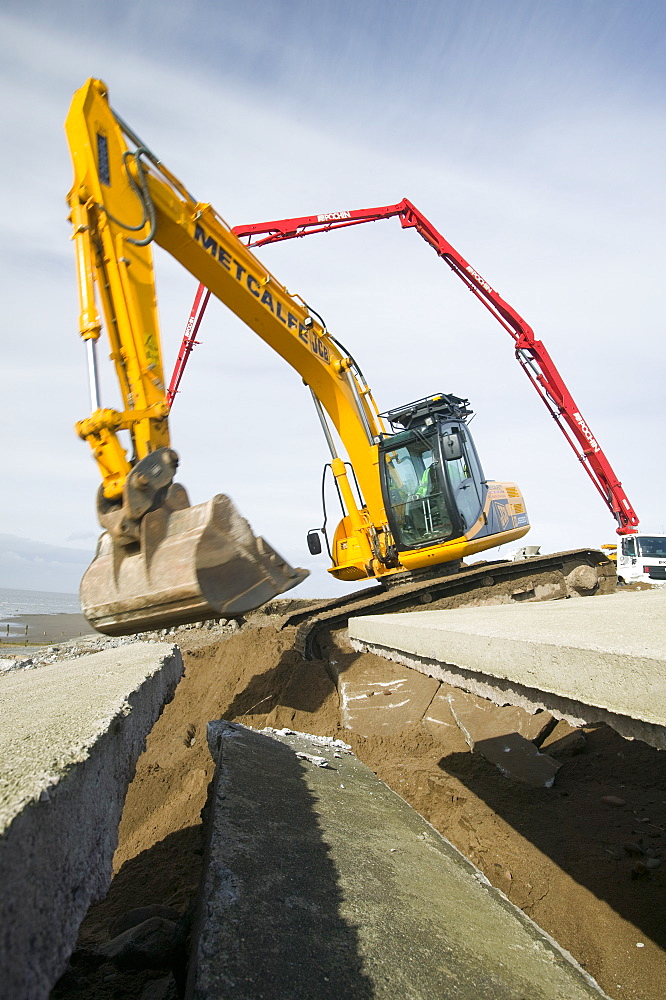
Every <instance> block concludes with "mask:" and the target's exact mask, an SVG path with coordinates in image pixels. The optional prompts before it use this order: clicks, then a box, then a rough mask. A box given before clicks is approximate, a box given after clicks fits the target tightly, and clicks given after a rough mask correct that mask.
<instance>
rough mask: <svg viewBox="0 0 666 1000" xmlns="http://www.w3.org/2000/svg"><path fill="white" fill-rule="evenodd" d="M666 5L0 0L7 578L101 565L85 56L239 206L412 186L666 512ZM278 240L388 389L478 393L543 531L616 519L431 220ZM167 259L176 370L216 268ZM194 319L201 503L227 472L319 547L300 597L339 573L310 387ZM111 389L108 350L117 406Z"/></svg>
mask: <svg viewBox="0 0 666 1000" xmlns="http://www.w3.org/2000/svg"><path fill="white" fill-rule="evenodd" d="M665 28H666V8H665V7H664V6H663V4H660V3H657V2H652V0H650V2H648V0H633V2H624V0H576V2H574V0H470V2H468V3H466V4H464V5H462V4H459V3H457V2H453V0H411V2H398V0H356V2H353V3H352V2H349V0H337V2H329V0H310V2H305V0H245V2H244V3H243V4H237V3H235V2H234V3H232V2H230V0H218V2H216V3H211V2H207V3H206V2H201V0H192V2H189V3H188V4H184V3H182V2H177V3H176V2H173V0H160V2H159V3H157V2H155V0H133V2H131V3H130V2H127V0H114V2H113V3H109V2H100V0H97V2H95V0H91V2H87V3H82V2H74V0H59V2H58V3H53V2H51V0H48V2H42V0H32V2H31V3H30V4H29V5H26V4H25V3H24V2H21V3H19V2H15V0H3V2H2V4H1V5H0V118H1V128H2V135H3V137H4V140H5V141H4V150H5V152H4V155H3V157H2V159H1V160H0V171H1V172H2V184H1V185H0V198H1V199H2V211H0V282H1V283H2V303H3V316H4V323H3V324H2V361H3V364H2V369H3V385H2V391H1V392H0V434H1V441H2V454H3V470H4V474H3V477H2V480H3V482H2V491H1V495H0V532H1V533H0V586H2V587H18V588H34V589H39V590H43V589H52V590H61V591H66V592H67V591H74V590H76V588H77V585H78V579H79V577H80V575H81V572H82V570H83V569H84V568H85V565H86V564H87V562H88V561H89V559H90V557H91V555H92V552H93V550H94V545H95V539H96V537H97V535H98V534H99V528H98V525H97V523H96V518H95V513H94V498H95V492H96V490H97V486H98V473H97V470H96V467H95V465H94V463H93V461H92V459H91V457H90V455H89V448H88V446H87V445H86V444H85V443H84V442H82V441H80V440H79V439H78V438H77V437H76V435H75V433H74V431H73V425H74V423H75V422H76V421H77V420H79V419H81V418H82V417H84V416H86V415H87V414H88V412H89V402H88V399H89V396H88V386H87V374H86V366H85V354H84V347H83V345H82V344H81V342H80V340H79V337H78V332H77V309H78V306H77V291H76V281H75V274H74V259H73V251H72V245H71V242H70V227H69V224H68V223H67V220H66V215H67V210H66V206H65V196H66V194H67V191H68V189H69V186H70V184H71V165H70V158H69V153H68V149H67V144H66V141H65V136H64V131H63V122H64V119H65V116H66V114H67V110H68V106H69V103H70V101H71V98H72V95H73V93H74V91H75V90H76V89H78V88H79V87H80V86H82V85H83V83H84V82H85V80H86V79H87V78H88V77H90V76H93V77H99V78H101V79H103V80H104V81H105V83H106V84H107V86H108V88H109V93H110V99H111V103H112V105H113V107H114V108H115V109H116V110H117V111H118V112H119V113H120V114H121V115H122V117H123V118H124V119H125V120H126V121H127V122H129V124H130V125H131V126H132V127H133V129H134V130H135V131H136V132H137V133H138V134H139V135H140V136H141V137H142V138H143V139H144V140H145V142H146V143H147V144H148V145H149V146H150V147H151V148H152V149H153V150H155V151H156V152H157V153H158V154H159V156H160V157H161V159H162V160H163V161H164V162H165V164H166V165H167V166H168V167H169V169H170V170H171V171H172V172H174V173H175V174H176V175H177V176H178V177H180V179H181V180H182V181H183V183H184V184H185V186H186V187H187V188H188V189H189V190H191V191H193V192H194V194H195V195H196V197H197V198H198V199H199V200H201V201H210V202H211V203H212V204H213V205H214V206H215V208H216V209H217V211H218V212H219V213H220V214H221V215H222V216H223V217H224V218H225V219H226V220H227V221H228V222H229V223H230V224H231V225H237V224H241V223H252V222H259V221H263V220H265V219H275V218H282V217H291V216H300V215H310V214H318V213H320V212H328V211H337V210H344V209H351V208H366V207H369V206H375V205H384V204H392V203H395V202H397V201H399V200H400V199H401V198H402V197H407V198H409V199H410V200H411V201H412V202H413V203H414V204H416V205H417V206H418V207H419V208H420V209H421V211H422V212H424V213H425V215H426V216H427V217H428V218H429V219H430V220H431V221H432V223H433V224H434V225H435V226H436V227H437V228H438V229H439V231H440V232H441V233H442V234H443V235H444V236H445V237H446V238H447V239H448V240H449V241H450V242H451V243H452V244H453V245H454V246H455V247H456V248H457V249H458V250H459V251H460V252H461V253H462V254H463V255H464V256H465V257H466V258H467V260H468V261H470V263H471V264H472V265H473V266H474V267H475V268H476V269H477V270H478V271H479V272H480V273H481V274H482V275H483V276H484V278H485V279H486V280H487V281H489V282H490V284H491V285H492V286H493V287H494V288H496V289H497V290H498V291H499V292H500V294H501V295H502V296H503V297H504V298H505V299H506V300H507V301H508V302H509V303H511V305H512V306H513V307H514V308H515V309H516V310H517V311H518V312H519V313H520V314H521V315H522V316H523V317H524V318H525V319H526V320H527V322H528V323H529V324H530V325H531V326H532V327H533V329H534V331H535V334H536V336H537V337H538V338H539V339H541V340H543V342H544V343H545V345H546V347H547V348H548V350H549V351H550V353H551V355H552V357H553V359H554V360H555V362H556V364H557V365H558V367H559V368H560V371H561V373H562V374H563V376H564V378H565V380H566V382H567V384H568V386H569V388H570V390H571V392H572V394H573V396H574V399H575V400H576V402H577V403H578V405H579V408H580V410H581V412H582V414H583V416H584V418H585V419H586V421H587V423H588V424H589V426H590V428H591V429H592V431H593V433H594V435H595V437H596V438H597V439H598V441H599V442H600V444H601V445H602V447H603V448H604V450H605V452H606V454H607V455H608V458H609V460H610V461H611V463H612V465H613V467H614V468H615V471H616V472H617V474H618V476H619V478H620V479H621V480H622V482H623V485H624V488H625V490H626V492H627V494H628V496H629V499H630V501H631V502H632V504H633V506H634V507H635V509H636V510H637V512H638V514H639V516H640V518H641V527H642V528H643V529H644V530H647V531H666V513H665V512H664V504H663V499H662V498H663V496H664V492H665V487H666V476H665V473H664V462H663V459H662V457H661V456H662V455H663V450H664V449H663V444H662V442H663V438H664V432H665V430H666V426H665V425H666V420H665V418H664V406H663V399H664V392H663V383H664V367H665V364H664V362H665V361H666V346H665V343H666V341H665V338H664V323H665V320H664V311H663V309H662V307H661V302H660V298H659V296H660V292H661V288H662V286H663V273H664V271H665V269H666V259H665V258H666V254H665V251H664V236H663V233H664V222H665V221H666V220H665V218H664V216H665V214H666V211H665V204H664V183H663V176H664V153H665V151H666V130H665V129H664V124H665V121H664V119H665V117H666V114H665V112H666V71H665V70H664V66H666V58H665V56H666V52H665V51H664V50H665V49H666V31H665ZM258 256H260V257H261V259H262V261H263V262H264V263H265V264H266V265H267V266H268V267H269V268H270V269H271V271H272V272H273V273H274V274H275V275H276V277H277V278H278V279H279V280H280V281H282V282H283V283H284V284H286V285H287V287H288V288H289V289H290V291H292V292H298V293H300V294H301V295H302V296H303V297H304V298H305V299H306V300H307V301H308V302H309V303H311V304H312V305H313V306H314V307H315V308H316V309H317V311H318V312H319V313H321V314H322V315H323V316H324V318H325V320H326V322H327V325H328V328H329V329H330V330H331V332H332V333H333V334H334V335H335V336H336V337H337V338H338V339H340V340H341V341H342V342H343V343H344V344H346V345H347V347H348V348H349V349H350V350H351V351H352V353H353V354H354V356H355V357H356V359H357V360H358V362H359V363H360V365H361V368H362V369H363V371H364V374H365V375H366V377H367V378H368V380H369V382H370V384H371V386H372V389H373V392H374V395H375V398H376V399H377V402H378V404H379V406H380V408H381V409H389V408H392V407H395V406H397V405H399V404H401V403H406V402H409V401H410V400H413V399H417V398H420V397H422V396H425V395H429V394H431V393H434V392H439V391H444V392H451V393H454V394H456V395H460V396H465V397H468V398H469V399H470V400H471V402H472V406H473V408H474V410H475V411H476V416H475V418H474V422H473V424H472V431H473V432H474V435H475V440H476V444H477V448H478V450H479V453H480V456H481V461H482V464H483V466H484V469H485V473H486V475H487V476H488V478H491V479H498V480H501V481H513V482H516V483H518V485H519V486H520V487H521V489H522V491H523V494H524V496H525V500H526V504H527V509H528V513H529V515H530V520H531V522H532V530H531V532H530V534H529V535H528V536H527V537H526V538H525V543H530V544H538V545H541V547H542V551H557V550H561V549H569V548H575V547H579V546H588V545H589V546H599V545H601V544H602V543H604V542H613V541H615V540H616V536H615V531H614V528H615V523H614V521H613V519H612V517H611V515H610V514H609V512H608V511H607V509H606V508H605V506H604V504H603V502H602V501H601V499H600V498H599V496H598V494H597V493H596V491H595V490H594V488H593V486H592V484H591V483H590V482H589V480H588V479H587V476H586V475H585V474H584V471H583V470H582V469H580V468H579V467H578V466H579V463H578V462H577V460H576V458H575V456H574V455H573V452H572V451H571V450H570V448H569V446H568V445H567V444H566V442H565V441H564V439H563V437H562V435H561V434H560V432H559V431H558V430H557V427H556V426H555V425H554V423H553V421H552V418H551V417H550V416H549V415H548V413H547V412H546V409H545V407H544V406H543V404H542V403H541V402H540V400H539V399H538V398H537V396H536V394H535V393H534V390H533V389H532V388H531V387H530V385H529V383H528V381H527V379H526V378H525V376H524V374H523V373H522V372H521V370H520V369H519V367H518V365H517V363H516V361H515V359H514V356H513V350H512V342H511V340H510V338H509V337H508V335H507V334H506V333H505V332H504V331H503V330H502V329H501V327H500V326H499V325H498V324H497V323H496V322H495V321H494V320H493V319H492V317H491V316H490V315H489V314H488V313H487V312H486V311H485V310H484V309H482V307H481V306H480V305H479V303H478V302H477V301H476V300H475V299H474V298H473V296H470V295H469V294H468V293H467V291H466V289H465V288H464V287H463V286H462V283H460V282H458V281H457V279H456V278H455V277H454V276H453V275H452V274H451V273H450V271H449V269H448V268H446V267H445V266H443V264H442V262H441V261H440V260H438V259H437V257H436V256H435V255H434V254H433V253H432V251H431V250H430V249H429V248H428V247H427V246H426V245H425V244H424V243H423V242H422V241H421V240H419V238H418V236H417V235H416V234H415V233H413V232H410V231H402V230H401V228H400V226H399V224H398V222H397V221H396V220H392V221H383V222H379V223H375V224H372V225H368V226H362V227H358V228H355V229H353V230H351V231H350V232H344V233H342V232H339V233H331V234H328V235H326V236H318V237H315V236H313V237H310V238H309V239H307V240H299V241H293V242H291V243H285V244H283V245H280V246H270V247H266V248H263V249H262V250H260V251H258ZM155 268H156V280H157V290H158V301H159V309H160V320H161V326H162V336H163V353H164V361H165V369H166V371H167V373H168V372H170V371H171V368H172V366H173V362H174V360H175V356H176V354H177V351H178V347H179V344H180V340H181V338H182V334H183V329H184V326H185V322H186V320H187V316H188V314H189V309H190V305H191V301H192V298H193V295H194V292H195V290H196V284H197V282H196V279H194V278H193V277H192V276H191V275H189V274H188V273H187V272H185V271H184V270H183V269H182V268H180V266H179V265H178V264H176V263H175V262H174V261H173V260H172V259H171V258H170V257H168V255H166V254H165V253H164V252H162V251H160V250H159V248H158V249H157V250H156V253H155ZM199 340H200V342H201V343H200V346H198V347H197V348H196V350H195V352H194V354H193V356H192V360H191V362H190V365H189V367H188V370H187V372H186V375H185V378H184V380H183V383H182V387H181V388H182V391H181V393H180V394H179V396H178V397H177V399H176V403H175V405H174V408H173V412H172V417H171V422H170V425H171V434H172V443H173V445H174V447H175V448H176V450H177V451H178V452H179V454H180V457H181V466H180V470H179V478H180V479H181V481H182V482H184V484H185V485H186V486H187V488H188V490H189V492H190V496H191V498H192V501H193V502H194V503H199V502H202V501H204V500H206V499H208V498H209V497H211V496H212V495H213V494H215V493H218V492H222V493H227V494H229V495H230V496H231V497H232V498H233V500H234V501H235V503H236V505H237V506H238V508H239V509H240V511H241V512H242V513H243V515H244V516H245V517H247V518H248V519H249V521H250V522H251V524H252V526H253V528H254V530H255V532H256V533H257V534H262V535H264V536H265V537H266V538H267V539H268V540H269V541H270V543H271V544H272V545H273V546H274V547H275V548H276V549H278V551H280V552H281V553H282V554H283V555H284V556H285V557H286V558H288V559H289V560H290V561H291V562H292V563H293V564H294V565H300V566H305V567H307V568H308V569H309V570H310V571H311V577H310V579H309V580H308V581H307V582H306V583H305V584H303V585H302V587H301V589H300V593H301V594H302V595H303V596H310V595H312V596H324V595H329V594H330V595H334V594H336V593H341V592H343V591H344V590H345V585H343V584H340V583H338V582H337V581H335V580H333V579H332V578H330V576H329V574H328V573H327V572H326V566H327V563H326V557H325V555H323V556H320V557H317V558H313V557H311V556H310V555H309V553H308V551H307V548H306V544H305V536H306V533H307V531H308V529H310V528H313V527H317V526H319V525H321V523H322V512H321V496H320V493H321V472H322V467H323V465H324V463H325V462H326V461H327V459H328V452H327V449H326V445H325V442H324V440H323V436H322V434H321V429H320V427H319V423H318V421H317V418H316V415H315V413H314V409H313V406H312V401H311V399H310V397H309V393H308V392H307V390H306V389H305V387H304V386H303V385H302V383H301V380H300V378H299V376H298V375H297V374H296V373H295V372H294V371H292V370H291V369H290V368H289V367H288V366H287V365H286V364H285V362H283V361H282V360H281V359H280V358H279V357H278V356H277V355H275V354H274V353H273V352H272V351H271V350H270V348H268V347H267V346H266V345H265V344H263V342H261V341H260V340H259V338H257V337H256V336H255V335H254V334H253V333H252V331H251V330H249V329H247V328H245V327H244V326H243V324H241V323H240V321H238V320H237V319H236V318H235V317H234V316H232V314H231V313H230V312H228V310H227V309H226V308H225V307H224V306H223V305H222V304H220V303H217V302H216V303H214V304H211V306H209V310H208V312H207V315H206V319H205V321H204V325H203V327H202V329H201V331H200V336H199ZM100 355H101V356H102V358H103V356H104V351H100ZM114 391H115V389H114V383H113V375H112V371H111V368H110V364H109V365H107V366H106V370H105V372H104V376H103V404H104V405H115V400H114ZM332 503H333V501H332V500H331V504H332ZM329 517H331V518H333V517H334V510H333V507H331V512H330V514H329ZM512 547H513V546H512ZM512 547H505V548H503V549H500V550H494V551H495V553H497V554H498V555H499V556H500V557H501V556H505V555H507V554H508V551H510V549H511V548H512ZM489 555H490V556H491V557H496V556H493V553H492V552H491V553H489Z"/></svg>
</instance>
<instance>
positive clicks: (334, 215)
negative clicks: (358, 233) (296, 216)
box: [317, 212, 351, 222]
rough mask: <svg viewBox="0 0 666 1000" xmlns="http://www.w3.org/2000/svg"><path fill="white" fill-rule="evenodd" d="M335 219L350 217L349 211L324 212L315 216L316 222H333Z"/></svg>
mask: <svg viewBox="0 0 666 1000" xmlns="http://www.w3.org/2000/svg"><path fill="white" fill-rule="evenodd" d="M337 219H351V212H326V214H325V215H318V216H317V222H335V221H336V220H337Z"/></svg>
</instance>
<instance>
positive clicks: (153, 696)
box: [0, 643, 183, 1000]
mask: <svg viewBox="0 0 666 1000" xmlns="http://www.w3.org/2000/svg"><path fill="white" fill-rule="evenodd" d="M182 670H183V666H182V659H181V655H180V651H179V650H178V648H177V647H175V646H171V645H167V644H161V643H160V644H155V643H150V644H148V643H136V644H132V645H126V646H122V647H120V648H118V649H110V650H106V651H104V652H101V653H94V654H92V655H89V656H81V657H79V658H78V659H71V660H64V661H61V662H60V663H53V664H49V665H46V666H40V667H36V668H34V669H27V670H12V671H11V672H9V673H7V674H5V675H3V676H2V677H0V714H1V715H2V719H3V725H2V727H1V728H0V773H1V774H2V778H1V779H0V884H1V885H2V896H1V898H0V927H1V928H2V931H1V933H0V983H1V984H2V985H1V987H0V994H1V995H2V997H7V998H10V997H11V1000H42V998H45V997H47V996H48V995H49V992H50V990H51V987H52V986H53V985H54V983H55V982H56V980H57V979H58V977H59V976H60V975H61V974H62V973H63V971H64V968H65V965H66V963H67V959H68V958H69V955H70V954H71V952H72V950H73V948H74V944H75V942H76V936H77V933H78V929H79V925H80V923H81V921H82V920H83V918H84V916H85V914H86V911H87V909H88V907H89V905H90V903H91V902H92V901H94V900H97V899H101V898H102V897H103V896H104V894H105V893H106V890H107V889H108V886H109V883H110V881H111V864H112V859H113V853H114V850H115V848H116V844H117V840H118V823H119V821H120V814H121V811H122V807H123V803H124V801H125V794H126V792H127V786H128V784H129V782H130V781H131V779H132V777H133V775H134V768H135V765H136V761H137V759H138V757H139V754H140V753H141V752H142V750H143V749H144V747H145V741H146V737H147V735H148V733H149V732H150V730H151V728H152V726H153V724H154V722H155V720H156V719H157V718H158V717H159V715H160V713H161V712H162V709H163V707H164V705H165V703H166V702H167V701H169V700H170V699H171V698H172V697H173V693H174V691H175V689H176V685H177V683H178V681H179V679H180V677H181V674H182Z"/></svg>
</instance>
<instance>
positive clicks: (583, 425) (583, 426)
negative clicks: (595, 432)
mask: <svg viewBox="0 0 666 1000" xmlns="http://www.w3.org/2000/svg"><path fill="white" fill-rule="evenodd" d="M573 418H574V420H575V421H576V423H577V424H578V426H579V427H580V429H581V431H582V432H583V435H584V437H586V438H587V440H588V441H589V442H590V444H591V445H592V447H593V448H594V450H595V452H597V451H600V450H601V449H600V448H599V445H598V444H597V442H596V441H595V439H594V437H593V436H592V431H591V430H590V428H589V427H588V426H587V424H586V423H585V421H584V420H583V418H582V417H581V415H580V413H574V415H573Z"/></svg>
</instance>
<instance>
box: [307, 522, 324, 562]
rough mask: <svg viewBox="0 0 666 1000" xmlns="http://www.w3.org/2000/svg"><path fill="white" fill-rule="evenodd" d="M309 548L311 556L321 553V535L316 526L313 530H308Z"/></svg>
mask: <svg viewBox="0 0 666 1000" xmlns="http://www.w3.org/2000/svg"><path fill="white" fill-rule="evenodd" d="M307 541H308V549H309V550H310V555H311V556H318V555H321V538H320V537H319V532H318V530H317V529H316V528H313V530H312V531H308V538H307Z"/></svg>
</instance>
